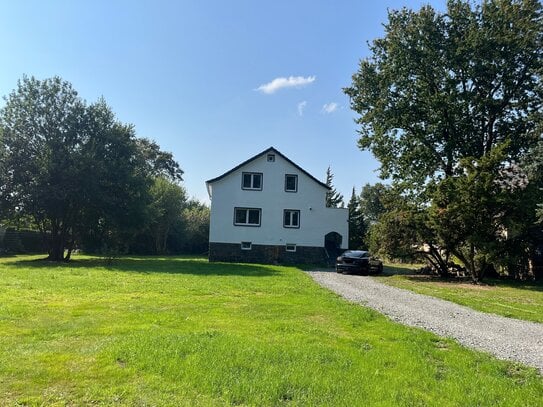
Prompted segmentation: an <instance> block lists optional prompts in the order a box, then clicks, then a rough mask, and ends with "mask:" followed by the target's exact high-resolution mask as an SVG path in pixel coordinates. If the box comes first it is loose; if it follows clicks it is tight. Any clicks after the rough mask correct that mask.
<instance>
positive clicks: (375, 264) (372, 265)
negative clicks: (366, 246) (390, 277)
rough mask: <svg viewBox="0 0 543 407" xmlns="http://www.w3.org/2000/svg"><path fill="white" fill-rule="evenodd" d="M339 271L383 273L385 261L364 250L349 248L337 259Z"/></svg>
mask: <svg viewBox="0 0 543 407" xmlns="http://www.w3.org/2000/svg"><path fill="white" fill-rule="evenodd" d="M336 271H337V272H338V273H360V274H370V273H381V272H383V262H382V261H381V260H379V259H376V258H375V257H372V256H371V254H369V252H366V251H363V250H347V251H345V252H343V254H342V255H341V256H339V257H338V258H337V260H336Z"/></svg>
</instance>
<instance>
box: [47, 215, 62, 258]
mask: <svg viewBox="0 0 543 407" xmlns="http://www.w3.org/2000/svg"><path fill="white" fill-rule="evenodd" d="M47 260H50V261H64V239H63V238H62V236H61V233H60V230H59V227H58V221H57V220H53V221H52V222H51V237H50V238H49V257H47Z"/></svg>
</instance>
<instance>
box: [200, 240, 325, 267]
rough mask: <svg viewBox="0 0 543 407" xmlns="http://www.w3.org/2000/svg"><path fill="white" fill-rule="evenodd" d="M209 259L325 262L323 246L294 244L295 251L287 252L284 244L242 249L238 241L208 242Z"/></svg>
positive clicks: (286, 262) (257, 261) (301, 262)
mask: <svg viewBox="0 0 543 407" xmlns="http://www.w3.org/2000/svg"><path fill="white" fill-rule="evenodd" d="M209 261H224V262H231V263H261V264H324V263H326V262H327V258H326V252H325V250H324V248H323V247H311V246H296V251H295V252H287V251H286V248H285V246H284V245H282V246H272V245H259V244H253V245H251V250H242V249H241V244H239V243H237V244H236V243H214V242H210V243H209Z"/></svg>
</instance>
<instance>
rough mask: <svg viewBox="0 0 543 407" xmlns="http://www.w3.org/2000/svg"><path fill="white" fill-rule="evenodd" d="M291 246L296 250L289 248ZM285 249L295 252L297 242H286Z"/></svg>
mask: <svg viewBox="0 0 543 407" xmlns="http://www.w3.org/2000/svg"><path fill="white" fill-rule="evenodd" d="M289 246H290V247H292V248H293V249H294V250H292V249H291V250H289ZM285 251H286V252H289V253H295V252H296V244H295V243H287V244H285Z"/></svg>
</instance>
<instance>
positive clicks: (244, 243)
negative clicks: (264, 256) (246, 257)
mask: <svg viewBox="0 0 543 407" xmlns="http://www.w3.org/2000/svg"><path fill="white" fill-rule="evenodd" d="M247 245H248V246H249V247H247ZM244 246H245V247H244ZM240 248H241V250H252V249H253V242H241V244H240Z"/></svg>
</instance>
